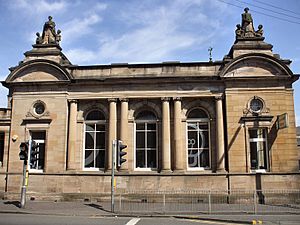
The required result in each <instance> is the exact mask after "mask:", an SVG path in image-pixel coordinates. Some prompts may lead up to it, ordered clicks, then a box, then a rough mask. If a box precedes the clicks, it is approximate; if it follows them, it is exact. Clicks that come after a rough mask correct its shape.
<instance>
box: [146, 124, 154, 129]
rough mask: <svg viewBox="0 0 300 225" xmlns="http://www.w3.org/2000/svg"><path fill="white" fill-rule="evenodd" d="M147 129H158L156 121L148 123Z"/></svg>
mask: <svg viewBox="0 0 300 225" xmlns="http://www.w3.org/2000/svg"><path fill="white" fill-rule="evenodd" d="M147 130H156V123H147Z"/></svg>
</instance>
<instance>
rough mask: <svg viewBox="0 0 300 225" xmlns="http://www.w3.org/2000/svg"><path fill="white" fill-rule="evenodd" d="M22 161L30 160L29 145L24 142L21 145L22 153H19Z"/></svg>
mask: <svg viewBox="0 0 300 225" xmlns="http://www.w3.org/2000/svg"><path fill="white" fill-rule="evenodd" d="M19 157H20V160H25V161H26V160H27V159H28V144H27V143H26V142H22V143H21V144H20V153H19Z"/></svg>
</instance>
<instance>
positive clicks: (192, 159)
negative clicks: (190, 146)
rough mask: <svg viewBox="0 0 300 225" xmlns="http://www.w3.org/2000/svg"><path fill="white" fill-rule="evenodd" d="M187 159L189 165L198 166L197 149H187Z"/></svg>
mask: <svg viewBox="0 0 300 225" xmlns="http://www.w3.org/2000/svg"><path fill="white" fill-rule="evenodd" d="M188 161H189V167H199V166H200V165H199V163H198V162H199V154H198V150H190V151H188Z"/></svg>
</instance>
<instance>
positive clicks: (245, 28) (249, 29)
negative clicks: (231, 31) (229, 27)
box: [235, 7, 263, 38]
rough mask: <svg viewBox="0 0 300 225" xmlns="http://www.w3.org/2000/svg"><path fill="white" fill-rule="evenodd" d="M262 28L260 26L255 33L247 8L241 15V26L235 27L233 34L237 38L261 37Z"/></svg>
mask: <svg viewBox="0 0 300 225" xmlns="http://www.w3.org/2000/svg"><path fill="white" fill-rule="evenodd" d="M262 28H263V26H262V25H261V24H260V25H259V26H258V30H257V31H255V29H254V25H253V19H252V16H251V14H250V13H249V8H248V7H247V8H245V9H244V13H243V14H242V24H237V25H236V30H235V34H236V37H237V38H252V37H262V36H263V29H262Z"/></svg>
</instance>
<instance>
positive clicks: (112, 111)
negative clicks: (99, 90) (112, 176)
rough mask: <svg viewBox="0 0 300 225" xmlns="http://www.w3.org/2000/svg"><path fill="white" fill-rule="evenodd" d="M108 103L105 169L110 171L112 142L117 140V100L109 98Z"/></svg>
mask: <svg viewBox="0 0 300 225" xmlns="http://www.w3.org/2000/svg"><path fill="white" fill-rule="evenodd" d="M108 102H109V120H108V142H107V144H108V152H107V154H108V157H106V158H107V159H108V162H107V169H108V170H111V169H112V142H113V140H115V139H117V99H116V98H110V99H108Z"/></svg>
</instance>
